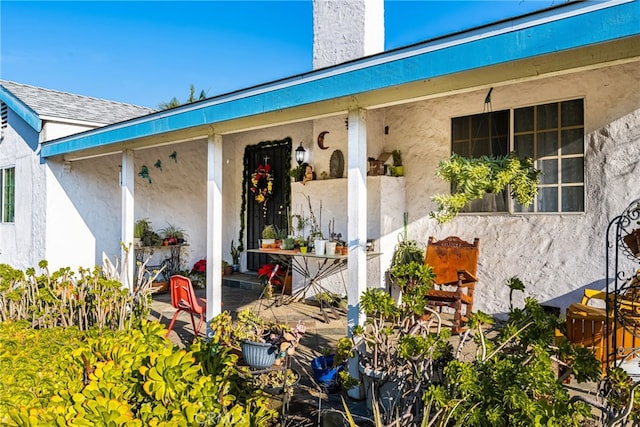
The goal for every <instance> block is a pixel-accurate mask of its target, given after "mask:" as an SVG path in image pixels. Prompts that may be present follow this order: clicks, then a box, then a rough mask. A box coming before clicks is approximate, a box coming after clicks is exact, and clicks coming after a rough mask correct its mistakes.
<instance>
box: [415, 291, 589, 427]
mask: <svg viewBox="0 0 640 427" xmlns="http://www.w3.org/2000/svg"><path fill="white" fill-rule="evenodd" d="M515 284H517V285H521V282H520V281H519V280H514V279H512V280H511V281H510V282H509V286H514V285H515ZM512 289H513V288H512ZM518 290H521V289H520V287H518ZM488 320H490V318H489V316H487V315H485V314H483V313H474V314H473V315H472V316H471V319H470V321H469V324H468V326H469V329H468V331H467V333H465V335H464V336H463V337H462V340H461V343H460V347H459V348H460V349H461V348H462V345H463V344H464V340H465V339H466V338H468V336H469V334H470V333H471V331H472V330H473V331H475V335H474V341H475V344H476V345H477V347H478V351H477V353H476V357H475V358H474V359H473V360H472V361H463V360H460V359H459V358H458V359H456V360H452V361H451V362H449V364H448V365H447V366H446V368H445V370H444V381H443V383H442V384H433V385H431V386H430V387H429V388H428V389H427V391H426V392H425V394H424V396H423V400H424V402H425V404H426V405H427V406H426V415H425V416H426V417H431V418H432V422H433V425H436V426H446V425H450V424H449V423H450V422H452V423H455V425H465V426H470V427H473V426H487V425H491V426H534V425H554V426H555V425H557V426H580V425H582V423H583V421H584V420H585V419H586V418H588V417H589V416H590V413H591V408H590V407H589V406H588V405H587V404H585V403H584V402H578V401H572V400H571V399H570V397H569V393H568V391H567V389H566V388H565V387H563V385H562V381H561V380H560V379H558V377H557V376H556V373H555V372H554V369H553V366H552V364H553V361H554V360H556V361H557V360H558V358H559V357H561V356H560V351H559V349H558V348H557V347H556V346H555V345H554V331H555V328H556V327H557V326H558V318H557V317H555V316H553V315H550V314H547V313H545V312H544V310H543V309H542V307H541V306H540V304H539V303H538V302H537V301H536V300H535V299H533V298H527V299H526V300H525V306H524V308H523V309H513V308H512V309H511V311H510V313H509V320H508V322H507V323H506V325H505V326H503V327H502V328H500V329H499V330H498V331H497V334H496V337H495V338H493V339H488V338H487V337H486V336H485V334H484V332H483V329H482V328H483V324H485V323H487V321H488ZM458 354H460V351H458ZM573 362H574V363H575V370H576V372H577V373H579V376H578V375H576V377H577V378H578V379H581V380H597V379H598V378H599V376H600V367H599V364H598V362H597V360H596V359H595V356H594V355H593V353H590V354H587V355H586V357H581V358H577V359H575V360H574V361H573ZM570 369H571V368H570Z"/></svg>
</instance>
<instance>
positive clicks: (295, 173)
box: [289, 165, 305, 182]
mask: <svg viewBox="0 0 640 427" xmlns="http://www.w3.org/2000/svg"><path fill="white" fill-rule="evenodd" d="M304 169H305V168H304V167H303V166H302V165H298V166H296V167H295V168H291V170H289V176H290V177H291V178H293V180H294V181H295V182H300V181H302V178H303V177H304Z"/></svg>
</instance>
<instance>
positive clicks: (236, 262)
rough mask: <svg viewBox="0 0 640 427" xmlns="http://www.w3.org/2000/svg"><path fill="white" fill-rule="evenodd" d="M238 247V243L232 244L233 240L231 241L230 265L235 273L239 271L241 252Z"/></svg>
mask: <svg viewBox="0 0 640 427" xmlns="http://www.w3.org/2000/svg"><path fill="white" fill-rule="evenodd" d="M240 248H241V246H240V245H238V246H235V245H234V244H233V240H232V241H231V251H230V253H231V262H232V264H231V267H232V269H233V271H234V272H236V273H237V272H239V271H240V253H241V251H240Z"/></svg>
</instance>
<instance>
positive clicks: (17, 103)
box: [0, 85, 42, 133]
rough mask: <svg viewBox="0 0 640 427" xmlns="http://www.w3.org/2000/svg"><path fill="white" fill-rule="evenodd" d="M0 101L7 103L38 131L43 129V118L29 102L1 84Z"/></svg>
mask: <svg viewBox="0 0 640 427" xmlns="http://www.w3.org/2000/svg"><path fill="white" fill-rule="evenodd" d="M0 101H2V102H4V103H5V104H7V107H9V108H10V109H11V110H12V111H14V112H15V113H16V114H17V115H18V116H19V117H20V118H22V120H24V121H25V122H26V123H27V124H28V125H29V126H31V127H32V128H33V129H35V130H36V132H38V133H40V131H41V130H42V120H41V119H40V117H39V116H38V113H36V112H35V111H33V110H32V109H31V108H30V107H29V106H28V105H27V104H25V103H24V102H22V101H21V100H20V99H19V98H17V97H16V96H15V95H14V94H13V93H11V92H9V91H8V90H7V89H6V88H5V87H4V86H2V85H0Z"/></svg>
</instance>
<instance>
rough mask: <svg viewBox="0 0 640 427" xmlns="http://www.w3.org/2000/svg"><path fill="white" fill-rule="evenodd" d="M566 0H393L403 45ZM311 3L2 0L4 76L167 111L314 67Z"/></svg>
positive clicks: (389, 41) (397, 42) (390, 44)
mask: <svg viewBox="0 0 640 427" xmlns="http://www.w3.org/2000/svg"><path fill="white" fill-rule="evenodd" d="M563 1H564V0H501V1H483V0H475V1H400V0H391V1H389V0H385V39H386V41H385V49H387V50H388V49H393V48H397V47H401V46H405V45H409V44H412V43H416V42H419V41H422V40H427V39H429V38H433V37H437V36H441V35H446V34H449V33H452V32H456V31H460V30H464V29H467V28H471V27H475V26H478V25H482V24H486V23H490V22H494V21H497V20H500V19H504V18H509V17H513V16H517V15H522V14H525V13H528V12H531V11H533V10H537V9H543V8H547V7H551V6H554V5H557V4H559V3H562V2H563ZM312 19H313V16H312V3H311V0H304V1H302V0H301V1H194V2H178V1H141V2H129V1H113V2H112V1H97V2H86V1H71V2H58V1H44V2H34V1H6V0H2V1H0V78H2V79H5V80H12V81H16V82H20V83H26V84H30V85H34V86H41V87H45V88H49V89H56V90H61V91H65V92H71V93H77V94H82V95H87V96H94V97H98V98H106V99H112V100H116V101H121V102H128V103H132V104H136V105H144V106H147V107H152V108H157V106H158V104H159V103H161V102H166V101H169V100H170V99H171V98H172V97H174V96H175V97H177V98H178V99H179V100H180V101H181V102H184V101H185V100H186V99H187V97H188V95H189V86H190V85H191V84H193V85H194V86H195V88H196V91H197V92H198V93H199V92H200V90H204V91H205V92H206V93H207V95H208V96H214V95H218V94H222V93H226V92H230V91H233V90H236V89H242V88H246V87H249V86H253V85H256V84H260V83H265V82H269V81H273V80H276V79H279V78H283V77H288V76H291V75H294V74H298V73H303V72H306V71H310V70H311V68H312V50H313V46H312V41H313V35H312V29H313V22H312Z"/></svg>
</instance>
